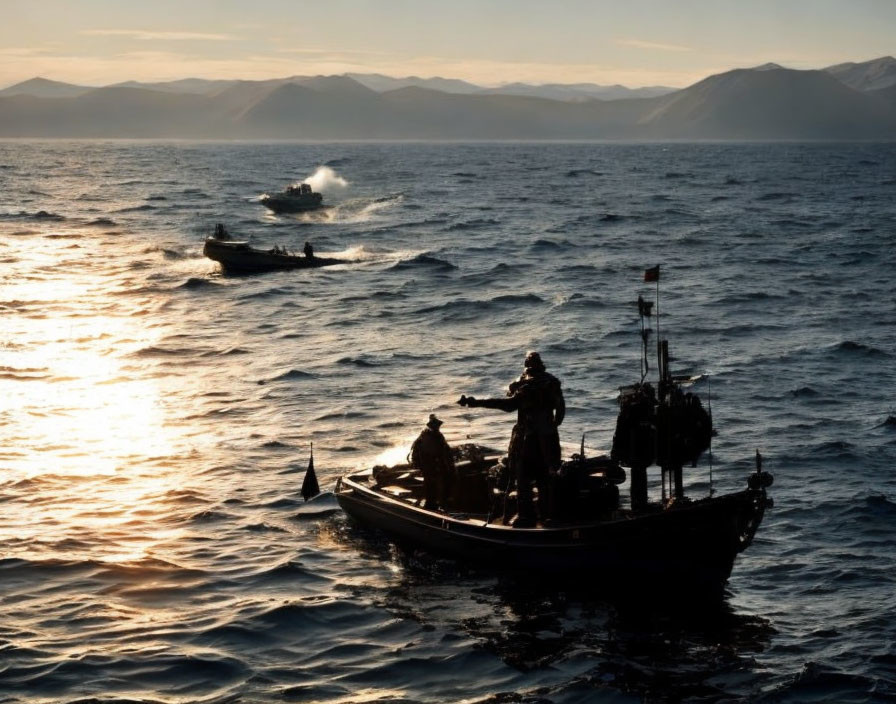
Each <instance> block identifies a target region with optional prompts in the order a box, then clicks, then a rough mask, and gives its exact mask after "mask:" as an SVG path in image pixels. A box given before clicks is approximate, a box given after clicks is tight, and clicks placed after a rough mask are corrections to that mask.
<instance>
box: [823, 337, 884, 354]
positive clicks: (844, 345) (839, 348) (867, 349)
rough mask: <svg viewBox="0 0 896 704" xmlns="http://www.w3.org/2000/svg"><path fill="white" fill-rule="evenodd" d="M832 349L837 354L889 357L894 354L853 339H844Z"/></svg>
mask: <svg viewBox="0 0 896 704" xmlns="http://www.w3.org/2000/svg"><path fill="white" fill-rule="evenodd" d="M829 349H831V350H832V351H833V352H835V353H836V354H842V355H859V356H862V357H880V358H888V357H891V356H892V355H891V354H889V353H888V352H884V351H883V350H881V349H878V348H877V347H873V346H871V345H865V344H863V343H861V342H854V341H853V340H844V341H843V342H840V343H838V344H837V345H834V346H833V347H832V348H829Z"/></svg>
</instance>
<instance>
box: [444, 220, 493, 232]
mask: <svg viewBox="0 0 896 704" xmlns="http://www.w3.org/2000/svg"><path fill="white" fill-rule="evenodd" d="M500 224H501V222H500V221H499V220H495V219H493V218H477V219H475V220H467V221H466V222H456V223H454V224H452V225H449V226H448V227H447V228H445V230H446V232H465V231H467V230H479V229H481V228H483V227H495V226H497V225H500Z"/></svg>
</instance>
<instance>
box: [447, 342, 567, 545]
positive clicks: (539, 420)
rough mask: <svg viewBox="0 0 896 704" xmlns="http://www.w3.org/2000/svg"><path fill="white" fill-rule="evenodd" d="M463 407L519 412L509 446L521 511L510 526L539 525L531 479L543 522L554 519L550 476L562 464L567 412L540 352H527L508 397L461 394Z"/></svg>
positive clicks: (561, 392)
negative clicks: (559, 429)
mask: <svg viewBox="0 0 896 704" xmlns="http://www.w3.org/2000/svg"><path fill="white" fill-rule="evenodd" d="M458 403H460V405H461V406H468V407H470V408H497V409H498V410H501V411H506V412H510V411H516V412H517V419H516V425H514V426H513V432H512V433H511V435H510V446H509V448H508V450H507V455H508V462H509V468H510V472H511V476H512V477H515V478H516V487H517V502H518V508H517V515H516V517H515V518H513V520H512V521H511V525H513V526H514V527H517V528H532V527H534V526H535V518H536V516H535V506H534V503H533V500H532V483H533V482H534V483H535V485H536V486H537V487H538V509H539V514H540V517H541V520H542V522H545V521H547V520H548V519H549V518H550V507H549V505H548V504H549V501H548V493H549V488H548V481H547V480H548V476H549V475H550V474H552V473H555V472H556V471H557V470H558V469H559V467H560V436H559V434H558V432H557V427H558V426H559V425H560V424H561V423H562V422H563V416H564V415H565V414H566V403H565V401H564V400H563V391H562V390H561V388H560V381H559V380H558V379H557V378H556V377H555V376H552V375H551V374H548V373H547V371H546V370H545V366H544V363H543V362H542V361H541V356H540V355H539V354H538V352H529V354H527V355H526V361H525V362H524V369H523V373H522V374H521V375H520V378H519V379H517V380H516V381H514V382H512V383H511V384H510V387H509V388H508V390H507V396H506V397H505V398H487V399H477V398H474V397H472V396H461V397H460V400H459V401H458Z"/></svg>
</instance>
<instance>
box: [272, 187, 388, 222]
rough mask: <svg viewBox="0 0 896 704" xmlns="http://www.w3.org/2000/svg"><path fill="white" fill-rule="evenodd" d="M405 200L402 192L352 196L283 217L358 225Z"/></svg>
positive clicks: (373, 218)
mask: <svg viewBox="0 0 896 704" xmlns="http://www.w3.org/2000/svg"><path fill="white" fill-rule="evenodd" d="M403 200H404V196H403V195H402V194H400V193H399V194H395V195H391V196H384V197H382V198H376V199H370V198H351V199H348V200H344V201H341V202H338V203H335V204H333V205H325V206H324V207H322V208H318V209H316V210H308V211H305V212H302V213H294V214H291V215H281V217H289V218H290V219H292V220H297V221H299V222H302V223H309V224H317V225H357V224H361V223H366V222H370V221H371V220H375V219H376V218H377V217H378V216H381V215H382V214H383V211H386V210H389V209H390V208H393V207H394V206H396V205H398V204H400V203H401V202H402V201H403Z"/></svg>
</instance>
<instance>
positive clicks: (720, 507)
mask: <svg viewBox="0 0 896 704" xmlns="http://www.w3.org/2000/svg"><path fill="white" fill-rule="evenodd" d="M497 462H498V458H497V457H493V458H486V460H485V461H484V463H481V464H480V465H479V466H478V467H477V466H475V463H468V464H467V465H459V466H458V469H459V470H460V471H465V472H468V473H471V474H473V475H475V473H476V472H477V471H480V472H482V473H483V474H484V473H485V472H486V471H487V469H488V466H489V464H488V463H490V464H491V465H495V464H497ZM575 462H576V461H575V460H573V461H572V463H575ZM391 469H392V471H391V472H387V473H383V474H382V475H381V477H380V479H378V478H377V474H376V473H375V474H373V475H371V474H370V473H368V472H365V473H362V474H358V475H353V476H345V477H342V478H340V479H339V480H338V482H337V485H336V490H335V493H336V499H337V501H338V502H339V505H340V506H341V507H342V509H343V510H344V511H345V512H346V513H347V514H348V515H349V516H351V517H352V518H354V519H355V520H357V521H358V522H359V523H361V524H363V525H365V526H368V527H372V528H377V529H379V530H381V531H383V532H384V533H386V534H388V535H389V536H391V537H392V538H393V539H395V540H396V542H398V543H399V544H401V545H403V546H406V547H411V548H423V549H424V550H427V551H430V552H432V553H435V554H439V555H446V556H449V557H453V558H456V559H458V560H464V561H471V562H474V563H478V564H481V565H487V566H490V567H499V568H505V569H512V570H521V571H525V572H527V573H529V574H532V573H538V574H540V575H542V576H548V577H549V576H552V575H557V574H559V573H566V574H576V575H591V576H595V577H598V578H600V579H602V580H603V581H604V582H607V581H613V582H615V583H617V584H631V583H638V582H642V581H643V580H645V579H646V580H653V579H667V580H672V581H670V582H667V583H665V586H666V587H667V588H671V587H672V586H673V584H680V585H688V586H692V587H698V588H701V589H704V590H709V591H717V590H720V589H721V588H722V587H723V586H724V584H725V582H726V580H727V579H728V577H729V576H730V574H731V570H732V567H733V565H734V560H735V558H736V557H737V555H738V554H739V553H740V552H742V551H743V550H745V549H746V548H747V547H748V546H749V545H750V543H751V542H752V540H753V536H754V535H755V533H756V529H757V528H758V527H759V524H760V523H761V522H762V517H763V514H764V512H765V507H766V505H767V498H766V493H765V489H764V488H762V487H761V486H760V487H758V488H755V489H754V488H748V489H745V490H743V491H739V492H736V493H733V494H727V495H724V496H718V497H713V498H705V499H699V500H695V501H688V500H685V501H673V502H668V503H666V504H662V503H656V504H649V505H647V506H645V507H644V508H642V509H640V510H632V509H630V508H623V507H621V506H615V507H609V506H604V507H603V508H600V507H599V506H597V505H596V506H597V507H596V510H595V511H594V515H592V516H591V517H585V516H581V515H580V516H578V517H576V518H575V519H574V520H571V521H569V522H566V523H561V524H555V525H550V526H544V525H538V526H537V527H535V528H513V527H511V526H509V525H504V524H503V522H502V521H501V520H500V519H495V518H494V517H493V516H491V515H490V512H489V510H488V508H487V507H484V506H482V505H480V506H479V507H478V508H479V510H472V511H464V510H462V509H463V506H462V505H454V506H451V507H449V509H448V510H444V511H443V510H438V511H429V510H426V509H425V508H423V507H422V496H423V490H422V487H423V480H422V476H421V475H420V473H419V472H418V471H417V470H415V469H414V468H412V467H409V466H398V467H394V468H391ZM483 508H485V510H482V509H483ZM648 583H650V584H652V583H653V582H648Z"/></svg>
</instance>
